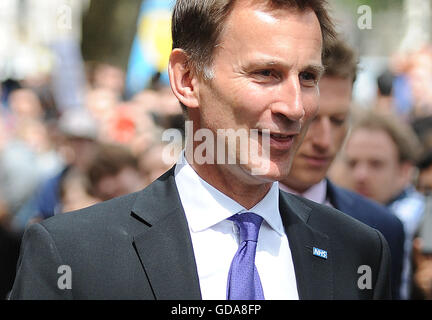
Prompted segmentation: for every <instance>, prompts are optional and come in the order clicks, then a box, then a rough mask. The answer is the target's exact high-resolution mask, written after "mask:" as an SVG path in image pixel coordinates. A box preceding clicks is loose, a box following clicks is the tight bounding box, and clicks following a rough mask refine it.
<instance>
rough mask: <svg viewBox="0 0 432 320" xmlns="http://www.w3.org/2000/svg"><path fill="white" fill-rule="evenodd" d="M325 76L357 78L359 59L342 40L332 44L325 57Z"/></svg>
mask: <svg viewBox="0 0 432 320" xmlns="http://www.w3.org/2000/svg"><path fill="white" fill-rule="evenodd" d="M323 65H324V67H325V73H324V76H328V77H338V78H344V79H352V82H353V83H354V82H355V80H356V78H357V65H358V58H357V54H356V52H355V51H354V50H353V49H352V48H351V47H350V46H349V45H348V44H347V43H346V42H345V41H343V40H342V39H340V38H338V39H337V40H336V41H334V42H332V43H331V45H330V46H329V48H328V49H327V51H326V52H324V55H323Z"/></svg>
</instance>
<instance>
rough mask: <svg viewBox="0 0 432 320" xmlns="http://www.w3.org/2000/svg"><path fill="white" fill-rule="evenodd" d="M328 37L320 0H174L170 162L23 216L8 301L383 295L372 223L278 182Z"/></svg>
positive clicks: (300, 129)
mask: <svg viewBox="0 0 432 320" xmlns="http://www.w3.org/2000/svg"><path fill="white" fill-rule="evenodd" d="M333 34H334V31H333V27H332V23H331V21H330V19H329V17H328V15H327V12H326V9H325V6H324V1H304V0H302V1H270V2H268V1H249V0H240V1H226V2H223V1H202V0H178V1H177V3H176V6H175V8H174V13H173V47H174V49H173V51H172V53H171V56H170V63H169V75H170V81H171V87H172V89H173V92H174V94H175V95H176V96H177V98H178V99H179V101H180V103H181V105H182V106H183V107H184V108H185V110H187V117H188V119H189V120H190V121H191V122H190V123H189V124H192V125H193V128H192V130H190V131H188V129H186V138H187V139H188V138H189V139H190V140H187V142H186V147H185V150H184V153H182V155H181V159H180V161H179V162H178V163H177V164H176V166H175V167H174V168H172V169H171V170H170V171H168V172H167V173H165V174H164V175H163V176H162V177H160V178H159V179H158V180H156V181H155V182H154V183H152V184H151V185H150V186H148V187H147V188H145V189H144V190H143V191H140V192H137V193H134V194H130V195H126V196H123V197H120V198H116V199H113V200H109V201H107V202H103V203H101V204H98V205H96V206H93V207H90V208H87V209H83V210H81V211H79V212H74V213H66V214H62V215H58V216H56V217H53V218H50V219H48V220H46V221H43V222H41V223H40V224H35V225H33V226H31V227H30V228H29V229H28V230H27V231H26V233H25V235H24V238H23V245H22V250H21V255H20V261H19V266H18V271H17V277H16V280H15V283H14V287H13V290H12V293H11V298H12V299H29V298H34V299H36V298H39V299H41V298H42V299H263V298H265V299H386V298H389V297H390V286H389V281H390V280H389V279H390V277H389V267H390V256H389V249H388V244H387V242H386V240H385V239H384V237H383V236H382V235H381V233H380V232H378V231H376V230H374V229H372V228H370V227H368V226H366V225H365V224H363V223H360V222H358V221H357V220H355V219H352V218H351V217H348V216H345V215H343V214H341V213H340V212H339V211H337V210H334V209H333V208H329V207H327V206H322V205H320V204H316V203H314V202H312V201H308V200H306V199H302V198H300V197H296V196H293V195H289V194H285V193H283V192H280V191H279V187H278V182H277V180H279V179H281V178H282V177H283V176H285V175H286V174H287V173H288V172H289V169H290V165H291V162H292V159H293V157H294V154H295V151H296V150H297V148H298V147H299V145H300V143H301V141H302V139H303V137H304V135H305V133H306V130H307V127H308V125H309V122H310V121H311V119H312V118H313V116H314V115H315V113H316V111H317V108H318V88H317V83H318V80H319V78H320V76H321V74H322V70H323V66H322V62H321V54H322V50H323V47H327V45H328V41H329V38H331V37H332V35H333ZM187 128H188V127H187ZM227 132H229V133H230V134H228V137H227V136H226V133H227ZM244 133H246V134H244ZM224 134H225V136H224ZM233 134H234V135H238V136H237V137H238V138H240V140H241V139H242V138H244V137H246V145H244V144H243V143H240V144H238V143H237V142H236V139H234V141H233V140H232V139H229V137H231V136H232V135H233ZM203 136H205V137H206V139H205V143H200V142H202V140H203V139H202V138H203ZM215 136H216V137H217V138H218V140H217V142H218V143H217V146H218V148H217V151H218V152H217V153H214V146H216V143H215V140H214V138H215ZM221 137H222V138H221ZM211 142H213V144H212V143H211ZM221 142H222V143H221ZM220 147H222V149H220Z"/></svg>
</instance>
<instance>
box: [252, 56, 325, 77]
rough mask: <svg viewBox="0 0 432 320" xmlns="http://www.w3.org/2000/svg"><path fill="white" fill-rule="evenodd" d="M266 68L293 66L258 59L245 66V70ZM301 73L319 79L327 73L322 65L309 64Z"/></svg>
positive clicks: (276, 61)
mask: <svg viewBox="0 0 432 320" xmlns="http://www.w3.org/2000/svg"><path fill="white" fill-rule="evenodd" d="M265 66H271V67H273V66H282V67H284V68H291V66H290V65H289V64H287V63H284V62H282V61H278V60H266V59H258V60H255V61H252V62H249V63H247V64H246V65H245V69H250V68H258V67H260V68H262V67H265ZM301 71H309V72H313V73H315V74H316V75H317V77H318V78H321V77H322V76H323V74H324V72H325V67H324V66H323V65H322V64H309V65H307V66H305V67H303V68H302V69H301Z"/></svg>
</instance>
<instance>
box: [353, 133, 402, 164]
mask: <svg viewBox="0 0 432 320" xmlns="http://www.w3.org/2000/svg"><path fill="white" fill-rule="evenodd" d="M346 151H347V155H348V156H353V157H361V158H369V159H378V158H389V159H390V158H392V159H395V160H397V155H398V152H397V147H396V144H395V143H394V142H393V140H392V139H391V137H390V136H389V135H388V133H387V132H385V131H384V130H380V129H369V128H358V129H356V130H355V131H353V132H352V133H351V137H350V139H349V142H348V144H347V146H346Z"/></svg>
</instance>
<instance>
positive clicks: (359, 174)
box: [352, 163, 369, 183]
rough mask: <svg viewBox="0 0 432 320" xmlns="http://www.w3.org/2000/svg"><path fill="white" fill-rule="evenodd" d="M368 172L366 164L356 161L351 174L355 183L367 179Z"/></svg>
mask: <svg viewBox="0 0 432 320" xmlns="http://www.w3.org/2000/svg"><path fill="white" fill-rule="evenodd" d="M368 172H369V170H368V168H367V165H366V164H364V163H357V165H355V166H354V167H353V168H352V175H353V178H354V181H355V182H356V183H363V182H364V181H365V180H366V179H367V176H368Z"/></svg>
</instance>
